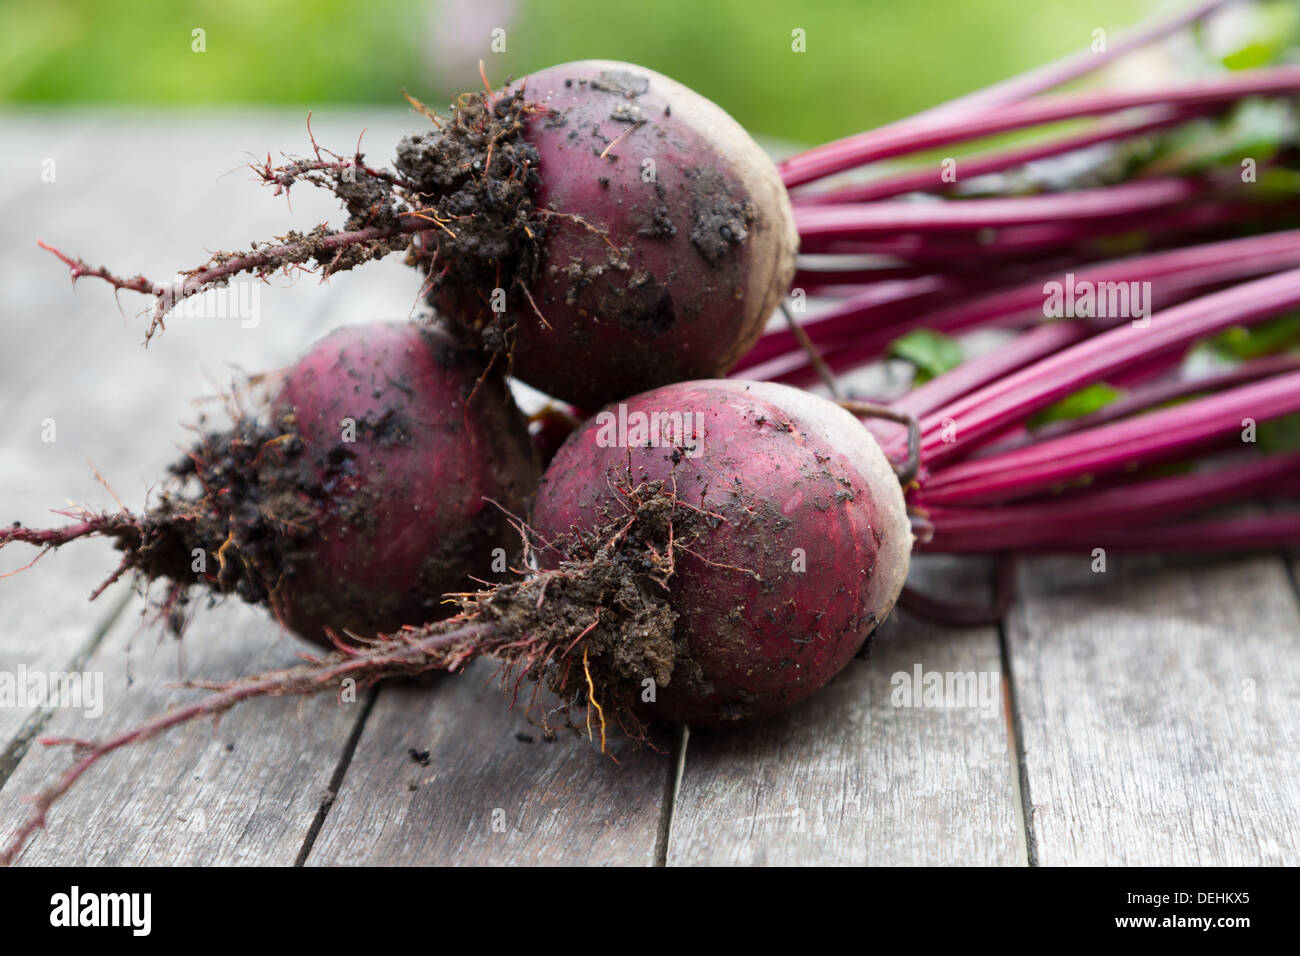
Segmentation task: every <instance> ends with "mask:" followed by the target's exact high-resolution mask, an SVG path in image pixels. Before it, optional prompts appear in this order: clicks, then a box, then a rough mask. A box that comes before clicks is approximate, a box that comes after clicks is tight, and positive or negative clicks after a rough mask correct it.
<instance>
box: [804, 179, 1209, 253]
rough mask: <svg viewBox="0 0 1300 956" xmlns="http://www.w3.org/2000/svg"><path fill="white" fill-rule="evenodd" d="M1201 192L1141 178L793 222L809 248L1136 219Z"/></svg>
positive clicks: (845, 211)
mask: <svg viewBox="0 0 1300 956" xmlns="http://www.w3.org/2000/svg"><path fill="white" fill-rule="evenodd" d="M1202 188H1203V187H1202V186H1200V185H1199V184H1198V183H1194V182H1192V181H1190V180H1187V179H1143V180H1138V181H1137V182H1131V183H1124V184H1123V185H1119V186H1105V187H1102V188H1100V189H1079V190H1075V191H1073V192H1066V193H1050V194H1047V195H1042V196H1018V197H1013V198H1010V199H963V200H961V201H960V202H933V203H913V202H889V203H841V204H836V205H828V206H798V207H796V208H795V211H794V221H795V226H796V227H797V228H798V230H799V239H800V242H801V243H803V244H804V245H807V244H808V243H809V242H810V241H812V240H823V239H855V238H861V237H864V236H878V235H893V234H894V233H898V232H909V231H919V232H949V231H962V230H967V231H969V230H978V229H991V228H998V227H1004V226H1022V225H1034V224H1039V223H1060V222H1063V221H1067V220H1069V221H1078V220H1088V219H1105V218H1110V217H1114V216H1125V215H1133V214H1135V213H1142V212H1149V211H1151V210H1153V209H1159V208H1161V207H1164V206H1172V205H1176V204H1178V203H1181V202H1185V201H1187V200H1189V199H1191V198H1193V197H1194V196H1196V195H1197V194H1198V193H1199V192H1201V191H1202Z"/></svg>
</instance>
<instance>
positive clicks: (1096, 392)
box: [1027, 382, 1124, 429]
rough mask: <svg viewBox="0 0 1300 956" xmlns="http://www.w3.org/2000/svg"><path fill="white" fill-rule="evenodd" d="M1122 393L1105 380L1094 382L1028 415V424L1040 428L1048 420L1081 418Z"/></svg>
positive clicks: (1107, 403) (1102, 406)
mask: <svg viewBox="0 0 1300 956" xmlns="http://www.w3.org/2000/svg"><path fill="white" fill-rule="evenodd" d="M1123 394H1124V393H1123V392H1122V391H1120V390H1119V389H1117V388H1112V387H1111V386H1109V385H1107V384H1106V383H1105V382H1096V383H1095V384H1092V385H1088V386H1087V387H1085V388H1081V389H1079V390H1078V391H1077V392H1073V393H1071V394H1069V395H1067V396H1065V398H1063V399H1061V400H1060V401H1059V402H1057V403H1055V404H1054V405H1048V406H1047V407H1046V408H1044V409H1043V410H1042V411H1039V412H1035V413H1034V414H1033V415H1031V416H1030V418H1029V421H1028V423H1027V424H1028V425H1029V427H1030V428H1031V429H1033V428H1041V427H1042V426H1043V425H1046V424H1047V423H1048V422H1058V421H1063V420H1065V419H1067V418H1082V417H1083V416H1084V415H1088V414H1090V413H1092V412H1095V411H1097V409H1099V408H1104V407H1105V406H1107V405H1109V404H1110V403H1111V402H1113V401H1115V399H1117V398H1119V397H1120V396H1121V395H1123Z"/></svg>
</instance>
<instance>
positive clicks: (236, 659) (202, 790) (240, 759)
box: [0, 603, 362, 866]
mask: <svg viewBox="0 0 1300 956" xmlns="http://www.w3.org/2000/svg"><path fill="white" fill-rule="evenodd" d="M134 610H135V608H133V611H134ZM139 625H140V621H139V618H138V616H137V615H136V614H135V613H128V614H127V615H126V616H125V617H124V618H123V619H122V620H120V621H119V622H118V625H117V626H116V627H115V628H114V629H113V631H112V633H111V634H110V635H109V636H108V638H106V640H105V641H104V643H103V644H102V645H101V646H100V648H99V649H98V651H97V652H96V654H95V655H94V656H93V657H92V659H91V660H90V661H89V662H88V663H87V665H86V670H87V672H89V673H90V674H92V675H94V674H101V675H102V678H99V679H102V681H103V694H104V710H103V715H102V716H101V717H99V718H98V719H91V718H88V717H86V716H84V715H83V713H82V711H80V710H71V709H60V710H58V711H56V712H55V714H54V716H53V718H52V719H51V720H50V722H49V724H48V725H47V726H46V728H45V733H47V734H50V735H53V736H74V737H103V736H107V735H110V734H112V733H114V732H116V731H119V730H123V729H125V728H128V727H132V726H135V725H136V724H138V723H139V722H140V721H141V720H143V719H145V718H147V717H149V716H150V715H152V714H154V713H158V712H160V711H162V710H165V709H166V708H167V707H169V706H171V705H174V704H176V703H179V702H183V701H187V700H191V699H194V698H195V697H196V696H197V695H199V694H200V693H202V692H200V691H187V690H182V689H177V688H175V687H169V686H168V685H169V684H171V683H173V682H175V681H177V680H178V679H181V678H182V677H202V678H208V679H226V678H233V677H238V676H240V675H242V674H246V673H249V672H250V671H255V670H261V669H265V668H270V667H280V666H287V665H291V664H293V663H295V661H296V655H297V654H298V652H299V651H300V650H301V646H300V645H299V644H298V642H297V641H296V640H295V639H294V638H291V637H289V636H287V635H284V634H281V633H280V632H279V630H278V628H277V626H276V625H275V624H273V623H271V622H270V621H268V620H267V619H266V617H265V616H264V615H263V614H261V613H260V612H257V611H254V610H252V609H250V608H246V607H242V606H239V605H237V604H234V603H232V604H229V605H225V606H222V607H220V608H215V609H212V610H206V611H204V612H202V613H201V615H200V616H199V617H198V619H197V620H196V622H195V624H194V626H193V627H192V629H191V630H190V631H189V632H188V633H187V634H186V636H185V638H184V639H183V641H182V642H181V644H177V643H176V642H175V641H173V640H160V639H159V637H158V636H157V633H156V629H150V630H148V631H146V632H144V633H141V632H140V628H139ZM361 707H362V705H361V704H360V703H358V704H339V703H338V702H336V700H335V699H333V698H332V697H330V696H325V697H319V698H311V699H308V700H292V699H268V700H259V701H253V702H250V703H247V704H245V705H243V706H241V707H238V708H236V709H235V710H233V711H231V712H230V713H228V714H226V715H225V716H224V717H223V718H222V720H221V722H220V724H219V725H217V727H216V729H215V730H214V728H213V724H212V723H211V722H210V721H203V722H199V723H195V724H193V725H190V726H186V727H181V728H177V729H175V730H173V731H171V732H169V733H168V734H166V735H165V736H163V737H160V738H157V739H155V740H152V741H147V742H145V743H143V744H140V745H137V746H132V747H127V748H124V749H123V750H120V751H118V752H116V753H115V754H113V755H111V756H110V757H108V758H107V759H106V760H105V761H104V762H103V763H102V764H101V765H100V766H99V767H98V768H97V769H95V770H92V771H91V772H90V773H89V774H88V775H87V776H86V777H84V778H83V779H82V781H81V782H80V783H79V784H78V786H77V787H76V788H75V789H74V790H72V791H71V792H70V793H69V794H68V796H67V797H66V798H65V799H64V800H63V801H62V802H61V803H59V804H58V806H57V807H56V808H55V810H54V812H53V813H52V815H51V819H50V829H49V831H48V832H47V833H45V834H43V835H41V836H39V837H38V838H37V839H36V840H35V841H33V842H32V843H31V844H29V845H28V848H27V850H26V851H25V852H24V853H23V855H22V856H21V857H20V858H19V862H20V863H21V864H23V865H67V864H78V865H112V866H126V865H139V864H154V865H176V864H185V865H213V864H225V865H228V864H234V863H239V864H283V865H290V864H292V863H293V862H294V860H295V858H296V857H297V854H298V850H299V847H300V846H301V845H302V842H303V840H304V838H305V836H306V834H307V832H308V830H309V829H310V827H311V825H312V823H313V821H314V820H315V818H316V813H317V810H318V808H319V807H320V804H321V801H322V799H323V797H324V794H325V792H326V790H327V789H328V787H329V784H330V780H331V777H332V775H333V773H334V769H335V765H336V763H337V761H338V758H339V754H340V753H341V752H342V749H343V746H344V744H345V743H346V741H347V738H348V735H349V733H350V731H351V728H352V726H353V725H354V723H355V721H356V718H357V717H358V716H359V714H360V711H361ZM70 756H71V755H70V752H69V751H67V750H66V749H60V748H56V749H50V748H44V747H40V746H37V747H35V748H33V749H32V751H31V752H30V753H29V754H28V755H27V757H26V758H25V759H24V760H23V762H22V764H21V765H20V766H19V767H18V770H17V771H16V772H15V773H14V775H13V777H12V778H11V779H10V780H9V782H8V784H7V785H6V786H5V788H4V790H3V791H0V820H3V821H5V824H6V825H5V827H4V830H5V833H6V835H7V834H8V832H9V829H10V825H12V824H13V823H14V822H16V821H17V820H19V819H21V818H22V817H23V816H24V814H25V806H24V804H23V803H22V802H21V801H22V797H23V796H25V795H26V794H30V793H34V792H35V791H37V790H39V789H40V787H41V786H42V785H44V784H45V783H47V782H49V780H50V779H52V778H53V776H54V775H55V774H56V773H58V772H61V771H62V770H63V769H64V768H65V767H67V766H68V764H69V761H70Z"/></svg>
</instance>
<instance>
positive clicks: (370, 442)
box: [275, 323, 538, 640]
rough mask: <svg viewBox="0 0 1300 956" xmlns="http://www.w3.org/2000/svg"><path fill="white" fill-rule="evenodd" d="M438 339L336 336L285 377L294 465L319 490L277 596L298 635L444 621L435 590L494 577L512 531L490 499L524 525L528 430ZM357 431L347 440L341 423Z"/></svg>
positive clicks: (473, 360) (399, 328) (404, 334)
mask: <svg viewBox="0 0 1300 956" xmlns="http://www.w3.org/2000/svg"><path fill="white" fill-rule="evenodd" d="M482 374H483V365H482V362H481V360H480V359H479V358H478V357H477V356H476V355H474V354H473V353H471V352H469V351H467V350H466V349H464V348H463V347H457V346H456V345H455V344H453V342H452V339H451V338H450V337H448V336H447V335H446V334H445V333H443V332H441V331H438V330H435V329H430V328H420V327H417V326H414V325H408V324H378V323H376V324H371V325H364V326H352V327H347V328H343V329H339V330H337V331H335V332H333V333H331V334H330V335H328V336H327V337H326V338H324V339H323V340H321V341H320V342H319V343H318V344H317V345H316V346H315V347H314V348H313V349H312V350H311V352H309V353H308V354H307V356H306V357H304V358H303V360H302V361H301V362H299V363H298V364H297V365H296V366H294V367H293V368H292V369H291V370H289V371H288V372H287V374H286V377H285V380H284V383H283V386H282V388H281V391H280V392H279V396H278V401H277V409H279V410H280V411H283V410H284V409H286V408H289V407H291V408H292V410H293V414H294V417H295V420H296V426H297V429H298V433H299V435H300V436H301V438H302V440H303V443H304V454H303V455H301V456H300V459H301V460H302V461H303V462H304V463H310V464H309V465H308V467H310V468H311V469H313V472H314V474H313V477H314V478H315V479H316V480H317V481H322V482H323V483H324V485H323V490H324V491H325V492H326V494H327V495H328V500H325V501H319V502H315V503H314V507H315V509H316V512H315V514H314V516H313V517H314V522H313V527H314V531H315V537H314V539H313V540H312V542H311V543H310V545H309V546H310V549H311V550H310V556H309V558H308V560H306V561H303V562H301V563H299V564H298V565H297V570H296V572H295V573H294V574H293V575H292V576H291V577H290V578H288V579H287V580H286V581H285V582H284V586H283V589H282V590H281V592H280V593H279V594H278V595H276V598H275V603H276V610H277V613H278V614H279V615H280V616H281V618H282V619H283V620H285V622H286V623H287V624H288V625H289V626H290V627H291V628H292V629H293V630H294V631H295V632H297V633H298V634H300V635H302V636H304V637H307V638H309V639H312V640H323V639H324V635H323V632H322V628H323V627H325V626H330V627H332V628H333V629H335V630H336V631H338V630H341V629H342V628H343V627H347V628H348V629H349V630H351V631H353V632H355V633H357V634H360V635H364V636H372V635H374V634H376V633H379V632H384V631H395V630H397V629H398V628H400V627H402V626H403V625H417V624H421V623H424V622H426V621H430V620H433V619H435V618H438V617H444V616H446V614H447V613H449V611H450V610H452V608H451V607H450V606H449V605H444V604H442V603H441V596H442V595H443V594H444V593H445V592H449V591H458V590H466V589H472V588H474V587H475V585H474V584H473V582H472V581H470V580H469V577H468V575H469V574H474V575H477V576H480V577H488V576H490V575H491V567H492V559H493V549H494V548H504V549H506V553H508V554H511V555H513V554H515V552H516V551H517V550H518V547H519V537H518V534H517V532H515V531H514V530H513V529H511V528H510V527H509V525H508V524H507V522H506V519H505V516H504V515H503V514H502V512H501V511H500V510H499V509H498V508H496V507H494V506H493V505H491V504H489V503H488V502H487V501H485V500H484V498H485V497H486V498H491V499H494V500H495V501H497V502H500V504H501V505H502V506H503V507H505V508H508V509H510V510H511V511H513V512H514V513H516V514H523V513H524V509H525V507H526V501H527V498H528V496H529V495H530V494H531V493H532V491H533V489H534V488H535V483H536V480H537V470H538V469H537V464H536V460H535V457H534V453H533V451H532V447H531V443H530V441H529V438H528V433H527V426H526V423H525V422H524V419H523V417H522V415H521V414H520V413H519V410H518V409H517V408H516V407H515V405H514V402H513V400H512V399H511V397H510V395H509V393H508V389H507V386H506V384H505V382H504V380H503V379H501V378H500V377H499V376H495V375H494V376H490V377H488V378H486V379H485V380H484V381H483V382H482V384H481V386H480V387H479V390H478V393H477V394H476V395H475V396H474V399H473V403H472V404H471V406H470V413H469V415H468V416H467V415H466V413H465V400H466V398H467V396H468V395H469V393H470V391H471V390H472V389H473V388H474V385H475V383H476V382H477V381H478V379H479V377H480V376H481V375H482ZM345 419H351V420H353V421H354V422H355V423H356V430H355V437H356V440H355V441H354V442H346V441H344V440H343V427H344V426H343V424H342V423H343V422H344V420H345Z"/></svg>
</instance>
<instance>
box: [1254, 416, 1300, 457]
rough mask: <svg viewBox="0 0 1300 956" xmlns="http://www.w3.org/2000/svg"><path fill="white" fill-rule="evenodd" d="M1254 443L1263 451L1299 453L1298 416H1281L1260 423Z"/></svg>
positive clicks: (1299, 422) (1299, 423) (1299, 429)
mask: <svg viewBox="0 0 1300 956" xmlns="http://www.w3.org/2000/svg"><path fill="white" fill-rule="evenodd" d="M1255 441H1256V443H1257V444H1258V445H1259V447H1260V448H1261V449H1262V450H1263V451H1267V452H1284V451H1300V415H1283V416H1282V417H1281V418H1274V419H1272V420H1271V421H1267V422H1260V423H1259V428H1258V429H1257V430H1256V432H1255Z"/></svg>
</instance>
